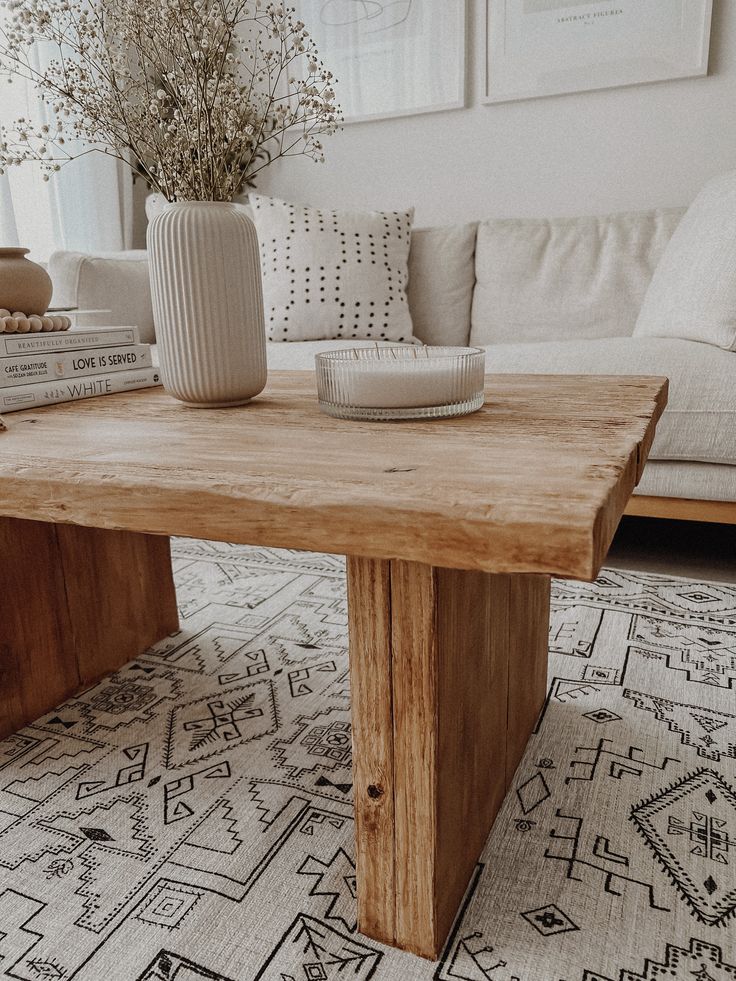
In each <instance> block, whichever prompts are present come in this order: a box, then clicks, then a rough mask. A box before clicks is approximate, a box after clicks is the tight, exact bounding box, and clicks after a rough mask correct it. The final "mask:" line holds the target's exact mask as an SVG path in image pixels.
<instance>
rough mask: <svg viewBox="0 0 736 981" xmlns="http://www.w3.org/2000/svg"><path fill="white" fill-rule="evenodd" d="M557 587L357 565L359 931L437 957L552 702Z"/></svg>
mask: <svg viewBox="0 0 736 981" xmlns="http://www.w3.org/2000/svg"><path fill="white" fill-rule="evenodd" d="M549 591H550V581H549V578H548V577H546V576H526V575H519V576H517V575H491V574H488V573H482V572H472V571H471V572H462V571H460V570H457V569H441V568H433V567H431V566H427V565H422V564H419V563H415V562H405V561H401V560H398V561H386V560H371V559H362V558H350V559H349V560H348V610H349V617H350V672H351V692H352V701H351V705H352V716H353V769H354V800H355V817H356V870H357V882H358V923H359V927H360V929H361V931H362V932H364V933H366V934H368V935H369V936H371V937H373V938H375V939H377V940H380V941H382V942H384V943H388V944H392V945H394V946H397V947H401V948H402V949H404V950H410V951H412V952H414V953H417V954H420V955H422V956H424V957H429V958H436V957H437V956H438V955H439V953H440V951H441V949H442V946H443V944H444V942H445V939H446V937H447V934H448V932H449V930H450V927H451V926H452V922H453V919H454V917H455V914H456V912H457V909H458V906H459V905H460V902H461V900H462V897H463V893H464V891H465V889H466V887H467V884H468V881H469V879H470V877H471V875H472V872H473V869H474V867H475V863H476V862H477V859H478V856H479V855H480V852H481V851H482V849H483V846H484V845H485V842H486V838H487V836H488V833H489V831H490V829H491V826H492V824H493V821H494V819H495V816H496V814H497V812H498V809H499V807H500V806H501V803H502V801H503V798H504V795H505V793H506V789H507V787H508V785H509V783H510V781H511V777H512V776H513V772H514V770H515V768H516V766H517V764H518V762H519V759H520V757H521V754H522V753H523V750H524V747H525V746H526V742H527V740H528V738H529V735H530V733H531V732H532V729H533V727H534V725H535V723H536V720H537V716H538V714H539V711H540V710H541V708H542V706H543V704H544V696H545V690H546V667H547V636H548V631H549Z"/></svg>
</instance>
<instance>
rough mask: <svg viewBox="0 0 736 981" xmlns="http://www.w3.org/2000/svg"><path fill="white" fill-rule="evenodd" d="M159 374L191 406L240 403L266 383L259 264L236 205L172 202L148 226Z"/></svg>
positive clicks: (248, 225) (248, 224)
mask: <svg viewBox="0 0 736 981" xmlns="http://www.w3.org/2000/svg"><path fill="white" fill-rule="evenodd" d="M148 252H149V261H150V267H151V297H152V300H153V319H154V324H155V327H156V340H157V341H158V346H159V360H160V365H161V377H162V380H163V383H164V387H165V388H166V390H167V391H168V392H169V393H170V394H171V395H173V396H174V397H175V398H177V399H180V400H181V401H182V402H186V403H187V404H188V405H194V406H200V407H203V408H220V407H224V406H231V405H243V403H245V402H248V401H249V400H250V399H252V398H253V396H254V395H258V393H259V392H262V391H263V389H264V387H265V385H266V330H265V323H264V315H263V291H262V288H261V264H260V259H259V254H258V237H257V235H256V229H255V226H254V224H253V222H252V221H251V220H250V219H249V218H248V216H247V215H246V214H245V213H244V212H243V209H242V208H237V207H235V206H234V205H232V204H220V203H213V202H209V201H202V202H200V201H191V202H186V203H182V204H169V205H167V206H166V207H165V208H163V209H162V210H161V211H160V213H159V214H157V215H156V216H155V217H154V218H153V220H152V221H151V223H150V224H149V226H148Z"/></svg>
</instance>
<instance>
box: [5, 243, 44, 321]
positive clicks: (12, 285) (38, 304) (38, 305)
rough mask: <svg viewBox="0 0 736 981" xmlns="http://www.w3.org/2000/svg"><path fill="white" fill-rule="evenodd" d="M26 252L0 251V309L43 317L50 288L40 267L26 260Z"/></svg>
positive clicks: (25, 250)
mask: <svg viewBox="0 0 736 981" xmlns="http://www.w3.org/2000/svg"><path fill="white" fill-rule="evenodd" d="M28 252H29V250H28V249H15V248H13V249H2V248H0V309H5V310H10V312H11V313H15V312H16V311H19V312H21V313H24V314H26V316H29V317H30V316H32V315H36V316H40V317H42V316H43V315H44V314H45V313H46V311H47V310H48V308H49V303H51V294H52V292H53V286H52V284H51V278H50V276H49V274H48V273H47V272H46V270H45V269H44V268H43V266H39V265H38V264H37V263H35V262H31V260H30V259H26V256H27V255H28Z"/></svg>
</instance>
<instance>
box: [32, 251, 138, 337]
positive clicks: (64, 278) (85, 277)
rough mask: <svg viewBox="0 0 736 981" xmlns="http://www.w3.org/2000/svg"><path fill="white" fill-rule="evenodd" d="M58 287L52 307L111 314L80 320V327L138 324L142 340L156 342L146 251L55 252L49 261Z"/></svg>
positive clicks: (54, 282)
mask: <svg viewBox="0 0 736 981" xmlns="http://www.w3.org/2000/svg"><path fill="white" fill-rule="evenodd" d="M49 275H50V276H51V280H52V282H53V284H54V296H53V300H52V305H53V306H56V307H62V306H70V307H72V306H73V307H79V308H80V309H81V310H108V311H109V313H104V314H93V315H92V316H91V317H89V318H86V319H85V318H84V317H80V318H79V325H80V326H81V327H85V326H96V327H98V326H100V327H101V326H117V325H128V324H134V325H136V326H138V327H139V328H140V332H141V340H142V341H144V342H146V343H152V342H153V341H154V339H155V338H154V331H153V311H152V309H151V284H150V278H149V272H148V255H147V253H146V252H145V251H130V252H106V253H99V254H97V255H89V254H86V253H82V252H54V253H53V255H52V256H51V258H50V259H49Z"/></svg>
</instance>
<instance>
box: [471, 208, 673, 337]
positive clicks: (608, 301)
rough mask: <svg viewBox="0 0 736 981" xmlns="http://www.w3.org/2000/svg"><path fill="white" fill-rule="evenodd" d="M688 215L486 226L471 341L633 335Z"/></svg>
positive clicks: (663, 212) (481, 230)
mask: <svg viewBox="0 0 736 981" xmlns="http://www.w3.org/2000/svg"><path fill="white" fill-rule="evenodd" d="M683 212H684V209H682V208H673V209H658V210H656V211H645V212H637V213H632V214H617V215H606V216H602V217H587V218H552V219H500V220H491V221H485V222H481V224H480V225H479V226H478V240H477V244H476V259H475V269H476V280H477V282H476V287H475V293H474V297H473V309H472V326H471V332H470V343H471V344H476V345H483V344H502V343H516V342H521V341H558V340H563V341H564V340H575V339H581V338H596V337H621V336H629V335H631V334H632V333H633V330H634V325H635V324H636V318H637V316H638V314H639V309H640V307H641V304H642V301H643V299H644V294H645V293H646V290H647V286H648V285H649V281H650V279H651V278H652V274H653V272H654V269H655V267H656V265H657V262H658V261H659V259H660V257H661V255H662V253H663V252H664V249H665V247H666V245H667V243H668V241H669V239H670V237H671V235H672V233H673V232H674V230H675V228H676V227H677V224H678V222H679V220H680V218H681V217H682V214H683Z"/></svg>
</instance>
